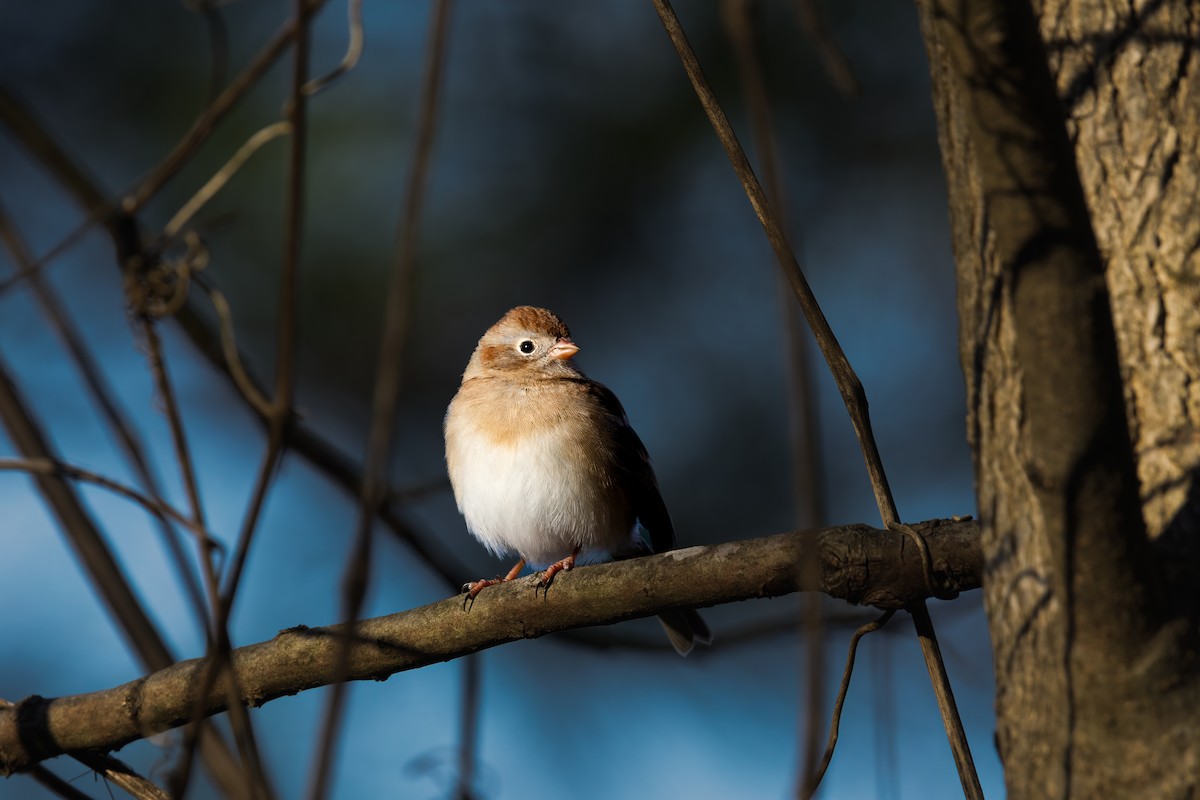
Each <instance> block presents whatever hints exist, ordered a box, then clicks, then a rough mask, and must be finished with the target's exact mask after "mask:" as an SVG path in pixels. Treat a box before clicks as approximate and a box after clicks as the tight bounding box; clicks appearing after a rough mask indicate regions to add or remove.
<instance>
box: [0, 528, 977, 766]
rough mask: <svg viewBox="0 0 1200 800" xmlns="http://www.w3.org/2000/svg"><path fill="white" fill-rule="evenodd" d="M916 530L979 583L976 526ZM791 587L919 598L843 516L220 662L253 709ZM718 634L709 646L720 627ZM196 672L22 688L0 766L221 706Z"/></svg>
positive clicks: (894, 557)
mask: <svg viewBox="0 0 1200 800" xmlns="http://www.w3.org/2000/svg"><path fill="white" fill-rule="evenodd" d="M915 527H916V528H917V529H918V530H920V531H921V533H922V534H923V535H924V536H925V537H926V539H927V541H928V542H929V545H930V550H931V552H932V557H933V562H934V574H935V576H936V577H937V579H938V584H939V585H938V587H937V589H938V591H939V592H945V593H951V592H955V591H965V590H968V589H973V588H978V586H979V585H980V580H981V573H982V570H983V559H982V552H981V550H980V544H979V526H978V525H977V524H976V523H975V522H972V521H964V522H953V521H949V520H935V521H931V522H928V523H921V524H919V525H917V526H915ZM805 548H815V549H816V550H817V552H818V553H819V559H818V561H819V563H820V565H821V570H820V574H819V575H818V576H816V577H815V579H814V581H813V582H812V583H808V582H806V581H805V579H804V578H803V576H801V575H800V574H798V573H797V571H796V568H795V565H796V563H797V561H798V560H799V558H800V554H801V553H802V552H803V551H804V549H805ZM800 590H812V591H820V592H823V593H825V594H828V595H830V596H833V597H839V598H842V599H845V600H849V601H851V602H856V603H863V604H869V605H874V606H876V607H879V608H884V609H888V608H898V607H902V606H905V605H908V604H911V603H912V602H914V601H916V600H918V599H920V598H924V597H925V596H926V587H925V577H924V574H923V570H922V567H921V557H920V554H919V553H917V552H916V548H914V547H913V546H912V544H911V542H910V541H909V540H908V538H907V537H905V536H903V535H902V534H899V533H895V532H892V531H885V530H879V529H876V528H872V527H870V526H867V525H848V526H842V527H837V528H827V529H823V530H817V531H806V532H801V533H786V534H779V535H777V536H770V537H766V538H762V539H751V540H747V541H740V542H729V543H725V544H718V545H709V546H705V547H691V548H687V549H683V550H673V551H671V552H668V553H662V554H658V555H653V556H648V557H645V558H635V559H630V560H627V561H620V562H615V563H610V564H600V565H596V566H589V567H581V568H578V569H576V570H573V571H572V572H570V573H564V574H562V575H560V576H559V577H558V578H557V579H556V580H555V583H554V586H553V588H552V589H551V590H550V592H549V595H548V597H545V598H543V597H541V596H538V597H537V598H535V596H534V591H533V588H532V586H531V585H530V584H529V583H528V582H526V581H515V582H513V583H511V584H506V585H504V586H499V587H493V588H492V589H489V590H488V591H487V592H485V593H484V594H483V595H481V596H480V597H479V598H478V599H477V600H476V601H475V603H474V604H473V605H471V606H467V607H464V604H463V600H462V598H461V597H451V598H448V599H446V600H442V601H439V602H436V603H433V604H430V605H427V606H423V607H421V608H416V609H412V610H410V611H403V612H400V613H398V614H392V615H390V616H386V617H377V618H375V619H367V620H361V621H358V622H356V623H354V624H353V626H347V625H335V626H331V627H327V628H306V627H303V626H301V627H296V628H290V629H287V630H285V631H282V632H281V633H280V634H279V635H277V636H276V637H275V638H273V639H271V640H270V641H266V642H261V643H259V644H254V645H249V646H247V647H241V648H238V649H237V650H235V651H233V653H232V664H233V668H234V670H235V672H236V675H237V683H238V686H239V687H240V689H241V692H242V701H243V702H245V703H246V704H249V705H261V704H263V703H266V702H268V701H269V700H273V699H275V698H278V697H281V696H284V695H289V694H295V693H297V692H300V691H304V690H306V689H311V688H314V687H317V686H324V685H327V684H329V683H330V682H332V681H334V680H337V679H340V678H343V677H344V678H346V679H348V680H367V679H371V680H382V679H384V678H386V677H387V676H389V675H392V674H394V673H396V672H400V671H402V670H409V669H415V668H418V667H422V666H425V665H428V664H433V663H438V662H442V661H447V660H450V659H454V658H458V657H461V656H464V655H467V654H470V653H475V652H478V651H480V650H483V649H486V648H489V647H495V646H497V645H500V644H504V643H506V642H512V641H516V640H519V639H532V638H537V637H540V636H545V635H546V634H549V633H554V632H556V631H563V630H568V629H571V628H578V627H583V626H589V625H606V624H611V623H615V622H621V621H624V620H628V619H634V618H639V617H646V616H650V615H653V614H656V613H658V612H660V611H662V610H665V609H670V608H681V607H702V606H711V605H717V604H721V603H731V602H735V601H738V600H747V599H751V598H756V597H776V596H780V595H784V594H789V593H792V592H796V591H800ZM351 630H352V631H353V636H354V640H355V645H354V647H353V651H352V653H351V658H350V660H349V666H348V669H347V670H346V671H345V672H344V673H343V672H342V671H341V670H340V669H339V666H340V665H339V663H338V653H339V650H340V646H341V642H342V641H343V640H344V638H345V636H346V635H347V633H348V632H349V631H351ZM717 640H718V645H717V646H718V647H719V641H720V636H719V631H718V637H717ZM701 657H703V656H701ZM206 669H207V662H206V661H205V660H203V659H194V660H191V661H185V662H182V663H179V664H175V665H173V666H170V667H168V668H166V669H163V670H160V671H159V672H156V673H154V674H152V675H149V676H147V677H145V678H142V679H139V680H137V681H134V682H132V683H128V684H125V685H123V686H118V687H115V688H113V689H108V690H105V691H99V692H93V693H92V694H85V695H75V696H72V697H61V698H56V699H44V698H40V697H31V698H28V699H26V700H25V701H23V702H22V703H20V704H18V705H17V706H16V707H13V708H0V772H9V771H13V770H21V769H26V768H28V767H30V766H31V765H33V764H35V763H37V762H38V761H40V760H42V759H45V758H49V757H51V756H53V755H56V754H58V753H62V752H70V751H74V750H80V749H98V750H112V749H114V748H117V747H120V746H122V745H124V744H126V743H128V742H130V741H133V740H135V739H139V738H142V737H145V736H148V735H151V734H153V733H156V732H159V731H162V730H166V729H169V728H173V727H177V726H179V725H181V724H183V723H185V722H186V721H187V720H188V719H189V718H190V717H191V715H192V712H193V710H194V707H195V704H196V702H197V699H198V700H199V703H200V705H201V707H202V708H203V711H204V713H205V714H217V713H220V712H222V711H225V710H226V708H227V695H226V694H225V692H224V691H223V690H221V689H220V688H210V689H209V690H208V692H206V693H205V694H204V695H203V696H201V697H199V698H197V697H196V696H195V694H196V689H197V687H198V686H199V685H200V679H201V676H202V674H203V672H204V671H205V670H206Z"/></svg>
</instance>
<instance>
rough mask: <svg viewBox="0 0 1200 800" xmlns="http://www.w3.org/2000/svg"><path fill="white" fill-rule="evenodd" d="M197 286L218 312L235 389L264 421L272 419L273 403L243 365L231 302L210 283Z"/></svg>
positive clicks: (218, 324) (226, 364) (202, 281)
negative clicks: (234, 328)
mask: <svg viewBox="0 0 1200 800" xmlns="http://www.w3.org/2000/svg"><path fill="white" fill-rule="evenodd" d="M196 285H197V286H199V287H200V288H201V289H203V290H204V293H205V294H206V295H207V296H208V299H209V301H210V302H212V306H213V311H214V312H216V315H217V328H218V329H219V330H220V332H221V351H222V352H223V353H224V354H225V366H226V368H227V369H228V374H229V377H230V378H231V379H232V380H233V385H234V387H235V388H236V389H237V390H238V393H240V394H241V395H242V399H243V400H245V401H246V402H247V403H248V404H249V405H250V408H251V409H252V410H253V411H255V412H257V413H258V415H259V416H260V417H262V418H264V419H266V418H268V417H270V415H271V401H270V400H269V399H267V396H266V395H265V394H263V393H262V390H261V389H259V388H258V384H257V383H256V382H255V381H254V379H253V378H251V377H250V374H249V373H248V372H247V371H246V367H245V366H244V365H243V364H242V354H241V351H239V350H238V346H237V336H236V335H235V333H234V330H233V311H232V310H231V309H230V308H229V301H228V300H226V299H225V295H224V293H222V292H221V290H220V289H218V288H217V287H215V286H213V285H212V284H211V283H210V282H209V281H204V280H197V281H196Z"/></svg>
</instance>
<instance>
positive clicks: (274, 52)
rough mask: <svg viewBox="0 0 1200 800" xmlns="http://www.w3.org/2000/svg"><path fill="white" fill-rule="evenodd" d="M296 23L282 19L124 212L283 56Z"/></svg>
mask: <svg viewBox="0 0 1200 800" xmlns="http://www.w3.org/2000/svg"><path fill="white" fill-rule="evenodd" d="M325 2H326V0H309V2H308V4H307V6H306V8H307V14H308V15H309V16H311V15H313V14H315V13H317V11H319V10H320V8H321V6H323V5H325ZM298 22H299V21H298V20H297V19H296V18H295V17H293V18H292V19H289V20H288V21H287V22H285V23H284V25H283V27H282V28H280V30H279V31H278V32H277V33H276V34H275V35H274V36H273V37H271V40H270V41H269V42H267V43H266V44H265V45H263V48H262V50H260V51H259V53H258V55H256V56H255V57H254V60H253V61H252V62H250V65H249V66H248V67H246V69H245V70H243V71H242V73H241V74H240V75H238V76H237V77H236V78H234V79H233V81H232V82H231V83H230V84H229V86H227V87H226V88H225V91H223V92H221V94H220V95H219V96H218V97H217V99H216V100H214V101H213V104H212V105H211V106H209V107H208V108H207V109H205V111H204V113H203V114H201V115H200V117H199V118H198V119H197V120H196V121H195V122H194V123H192V127H191V129H190V130H189V131H188V132H187V133H186V134H185V135H184V137H183V139H182V140H180V142H179V143H178V144H177V145H175V149H174V150H172V151H171V152H170V153H169V154H168V155H167V157H166V158H164V159H163V160H162V162H160V163H159V165H158V166H157V167H155V168H154V170H153V171H152V172H151V174H150V176H149V177H148V178H146V180H145V181H143V182H142V185H141V186H139V187H138V189H137V191H136V192H134V193H133V194H131V195H129V196H128V197H126V198H125V200H124V201H123V202H122V204H121V206H122V208H123V209H124V210H125V211H126V213H130V214H132V213H134V212H136V211H137V210H138V209H140V208H141V207H142V206H144V205H145V204H146V203H147V202H149V200H150V198H151V197H153V196H154V195H155V194H157V193H158V191H159V190H160V189H161V188H162V187H163V186H165V185H166V183H167V181H169V180H170V179H171V178H172V177H173V176H174V175H175V173H177V172H179V170H181V169H182V168H183V165H184V164H186V163H187V162H188V159H189V158H191V157H192V154H193V153H194V152H195V151H196V150H197V149H198V148H199V147H200V145H201V144H203V143H204V141H205V140H206V139H207V138H208V137H209V135H210V134H211V133H212V132H213V129H214V128H216V125H217V123H218V122H220V121H221V119H222V118H223V117H224V116H225V115H226V114H228V113H229V112H230V111H231V110H232V109H233V107H234V106H235V105H237V103H238V101H239V100H241V99H242V97H243V96H244V95H245V94H246V92H248V91H250V90H251V89H252V88H254V86H255V85H256V84H257V83H258V81H259V79H260V78H261V77H262V76H263V75H264V74H265V73H266V71H267V70H268V69H270V68H271V65H272V64H274V63H275V61H276V59H278V58H279V57H280V56H281V55H283V52H284V51H285V50H286V49H287V47H288V45H289V44H291V43H292V40H293V39H294V38H295V37H296V31H297V30H299V27H298Z"/></svg>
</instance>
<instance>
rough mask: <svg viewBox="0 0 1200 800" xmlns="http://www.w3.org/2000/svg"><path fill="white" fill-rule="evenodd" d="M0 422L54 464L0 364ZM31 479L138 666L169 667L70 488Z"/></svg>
mask: <svg viewBox="0 0 1200 800" xmlns="http://www.w3.org/2000/svg"><path fill="white" fill-rule="evenodd" d="M0 422H2V423H3V425H4V427H5V429H6V430H7V431H8V438H9V441H11V442H12V444H13V445H14V447H15V448H16V450H17V452H19V453H21V455H22V456H24V457H25V458H26V459H30V460H34V461H50V462H58V461H59V458H58V456H57V455H56V454H55V453H54V451H53V450H52V449H51V447H50V444H49V442H48V441H47V440H46V437H45V435H44V434H43V433H42V430H41V426H39V425H38V423H37V422H36V421H35V420H34V418H33V415H32V413H31V412H30V410H29V406H28V404H27V403H26V402H25V399H24V398H23V397H22V396H21V394H20V391H19V389H18V388H17V384H16V382H15V381H14V380H13V378H12V376H11V374H10V371H9V369H8V366H7V365H6V364H5V363H4V361H3V359H0ZM34 480H35V482H36V483H37V486H38V489H39V491H40V492H41V494H42V496H43V498H44V499H45V501H46V505H47V506H49V507H50V509H51V511H53V512H54V515H55V516H56V517H57V518H58V520H59V524H60V525H61V527H62V531H63V533H64V534H65V535H66V538H67V541H68V542H70V544H71V546H72V547H73V548H74V550H75V553H76V556H77V557H78V558H79V560H80V561H81V562H82V563H83V565H84V568H85V569H86V571H87V574H88V576H89V577H90V578H91V580H92V583H93V585H94V586H95V587H96V590H97V593H98V594H99V595H100V596H101V597H102V598H103V599H104V603H105V605H106V606H108V610H109V613H110V614H112V616H113V617H114V619H115V620H116V622H117V623H118V624H119V626H120V627H121V629H122V631H123V632H124V633H125V636H126V637H127V639H128V641H129V643H130V645H131V646H132V647H133V650H134V652H136V653H137V654H138V656H139V660H140V661H141V662H142V664H143V666H144V667H145V668H146V669H149V670H154V669H162V668H163V667H165V666H166V665H168V664H170V663H172V662H173V661H174V660H175V659H174V657H173V656H172V654H171V652H170V650H169V649H168V648H167V645H166V643H165V642H164V641H163V638H162V636H161V635H160V634H159V632H158V629H157V628H156V627H155V625H154V622H153V621H152V620H151V619H150V615H149V614H147V613H146V610H145V609H144V608H143V607H142V604H141V601H140V600H139V599H138V598H137V595H136V594H135V593H134V592H133V589H132V588H130V584H129V581H128V579H127V578H126V577H125V574H124V572H123V571H122V569H121V566H120V565H119V564H118V562H117V560H116V559H115V558H114V557H113V554H112V552H111V551H110V550H109V548H108V544H107V542H105V540H104V536H103V534H101V532H100V530H99V528H97V527H96V524H95V523H94V522H93V520H92V518H91V516H90V515H89V514H88V512H87V511H86V510H85V509H84V506H83V504H82V503H81V502H80V500H79V497H78V495H77V494H76V493H75V491H74V489H73V488H72V487H71V485H70V484H68V483H67V482H66V481H65V480H64V479H63V478H62V477H60V476H58V475H53V474H51V475H44V474H36V473H35V475H34Z"/></svg>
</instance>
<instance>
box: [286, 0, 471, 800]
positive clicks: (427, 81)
mask: <svg viewBox="0 0 1200 800" xmlns="http://www.w3.org/2000/svg"><path fill="white" fill-rule="evenodd" d="M451 7H452V2H451V0H438V2H437V3H436V4H435V5H434V8H433V13H432V15H431V17H430V23H429V33H428V36H427V41H428V46H427V49H426V55H425V66H424V80H423V86H422V90H421V109H420V112H419V116H418V123H417V135H416V138H415V141H414V143H413V156H412V161H411V167H410V171H409V175H408V181H407V189H406V192H405V199H404V209H403V211H402V216H401V219H400V223H399V225H398V226H397V233H396V236H397V242H396V250H395V256H394V258H393V260H392V269H391V280H390V283H389V286H388V298H387V305H386V307H385V309H384V323H383V339H382V342H381V343H380V348H379V360H378V363H377V364H376V367H375V393H374V398H373V401H372V406H371V429H370V433H369V434H368V438H367V459H366V467H365V470H364V473H363V482H362V494H361V496H360V497H359V514H358V523H357V525H356V527H355V532H354V546H353V549H352V552H351V555H350V561H349V563H348V564H347V565H346V573H345V576H344V578H343V580H342V593H343V598H342V619H343V620H344V621H345V622H347V623H349V624H348V633H349V635H348V636H347V638H346V640H345V641H344V643H343V645H342V647H341V649H340V652H339V654H338V668H339V670H340V671H345V670H346V669H348V667H349V658H350V652H351V646H352V638H351V637H353V633H354V626H353V620H355V619H357V617H358V615H359V613H360V612H361V610H362V605H363V600H364V598H365V597H366V592H367V583H368V580H369V577H370V556H371V525H372V523H373V522H374V520H375V517H376V516H377V515H378V513H379V509H380V508H381V507H382V506H383V502H384V499H385V498H386V496H387V489H388V467H389V465H390V462H391V453H392V438H393V435H392V434H393V428H394V423H395V414H396V406H397V404H398V402H399V399H400V382H401V377H402V376H401V366H402V364H403V362H404V345H405V341H406V340H407V338H408V328H409V320H410V318H411V316H412V296H413V279H414V276H415V274H416V261H417V241H418V236H419V233H420V221H421V209H422V201H423V200H424V197H425V184H426V178H427V175H428V172H429V162H430V156H431V154H432V152H433V144H434V139H435V132H436V126H437V112H438V107H439V102H440V99H441V85H442V75H443V71H444V65H445V60H446V46H447V42H448V40H449V30H450V11H451ZM345 698H346V684H345V683H344V682H341V681H338V682H337V683H335V684H334V687H333V691H332V693H331V694H330V696H329V704H328V706H327V707H326V713H325V720H324V724H323V726H322V736H321V743H320V749H319V751H318V752H319V755H318V757H317V760H316V766H315V769H314V772H313V776H312V780H311V782H310V784H309V798H311V800H323V798H324V797H325V796H326V795H327V793H328V791H329V783H330V781H331V778H332V772H333V753H334V744H335V742H336V741H337V736H338V733H339V731H340V729H341V719H342V710H343V708H344V706H345Z"/></svg>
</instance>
